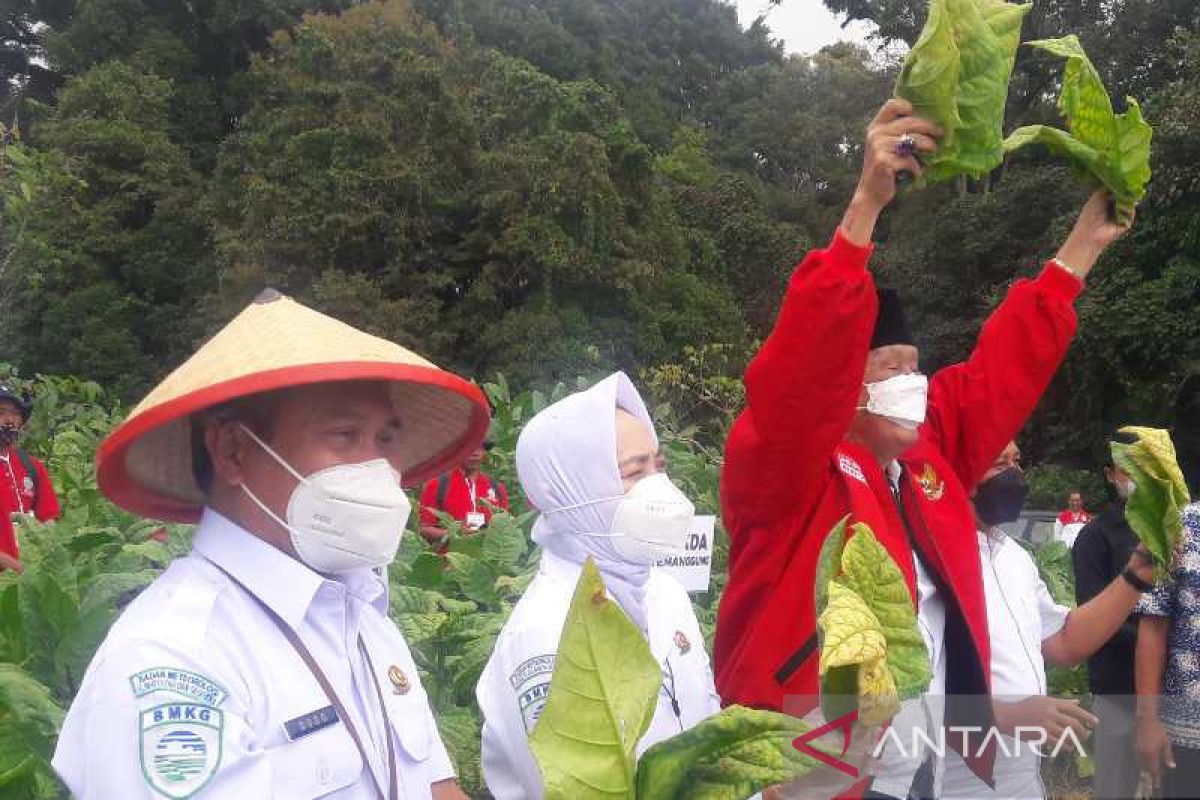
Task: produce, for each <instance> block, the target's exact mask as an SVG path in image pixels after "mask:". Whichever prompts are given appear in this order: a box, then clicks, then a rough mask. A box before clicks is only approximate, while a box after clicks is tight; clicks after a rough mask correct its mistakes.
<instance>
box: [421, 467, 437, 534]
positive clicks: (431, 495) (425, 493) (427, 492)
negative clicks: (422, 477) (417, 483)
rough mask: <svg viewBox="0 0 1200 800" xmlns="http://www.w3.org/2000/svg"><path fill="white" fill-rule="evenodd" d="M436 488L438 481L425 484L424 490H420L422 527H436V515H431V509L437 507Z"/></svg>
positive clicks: (435, 479)
mask: <svg viewBox="0 0 1200 800" xmlns="http://www.w3.org/2000/svg"><path fill="white" fill-rule="evenodd" d="M437 487H438V479H437V478H433V479H432V480H429V481H426V482H425V488H424V489H422V490H421V524H422V525H437V524H438V518H437V515H436V514H434V513H433V509H434V508H436V507H437Z"/></svg>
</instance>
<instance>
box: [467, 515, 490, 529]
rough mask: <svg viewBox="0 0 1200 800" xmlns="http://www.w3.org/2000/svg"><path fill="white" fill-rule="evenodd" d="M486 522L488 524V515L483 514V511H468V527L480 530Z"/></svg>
mask: <svg viewBox="0 0 1200 800" xmlns="http://www.w3.org/2000/svg"><path fill="white" fill-rule="evenodd" d="M486 524H487V517H485V516H484V515H483V512H482V511H468V512H467V527H468V528H470V529H471V530H479V529H480V528H482V527H483V526H484V525H486Z"/></svg>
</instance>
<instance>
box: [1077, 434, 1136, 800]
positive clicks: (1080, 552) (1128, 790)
mask: <svg viewBox="0 0 1200 800" xmlns="http://www.w3.org/2000/svg"><path fill="white" fill-rule="evenodd" d="M1123 435H1124V434H1117V433H1114V434H1113V436H1112V437H1110V438H1117V437H1119V436H1123ZM1105 451H1106V453H1107V458H1108V464H1107V465H1106V466H1105V467H1104V478H1105V480H1107V481H1108V483H1109V485H1110V486H1112V491H1113V493H1114V494H1115V495H1116V497H1117V503H1116V505H1114V506H1113V507H1112V508H1109V509H1107V510H1105V511H1103V512H1101V513H1100V514H1099V515H1097V516H1096V517H1095V518H1093V519H1092V521H1091V522H1089V523H1088V524H1087V525H1085V526H1084V527H1083V530H1081V531H1080V532H1079V536H1078V537H1077V538H1076V539H1075V546H1074V547H1073V548H1071V562H1072V566H1073V567H1074V572H1075V601H1076V602H1077V603H1079V604H1080V605H1083V604H1084V603H1087V602H1088V601H1090V600H1091V599H1092V598H1093V597H1095V596H1096V595H1098V594H1099V593H1100V592H1101V591H1102V590H1103V589H1104V587H1106V586H1108V584H1110V583H1111V582H1112V581H1113V579H1115V578H1116V577H1117V576H1119V575H1120V574H1121V572H1122V571H1123V570H1124V569H1125V565H1126V563H1127V562H1128V561H1129V557H1130V555H1131V554H1132V553H1133V551H1134V549H1135V548H1136V547H1137V545H1138V540H1137V537H1136V536H1134V535H1133V530H1132V529H1131V528H1130V527H1129V522H1128V521H1126V519H1125V501H1126V500H1128V499H1129V495H1130V494H1131V493H1132V492H1133V481H1131V480H1130V478H1129V476H1128V475H1127V474H1126V473H1125V472H1124V471H1123V470H1122V469H1121V468H1120V467H1118V466H1117V465H1116V464H1114V463H1113V462H1112V450H1111V448H1110V447H1109V446H1107V445H1106V446H1105ZM1137 628H1138V621H1137V615H1136V613H1131V614H1129V615H1128V616H1126V617H1125V619H1124V620H1123V621H1122V622H1121V627H1120V628H1118V629H1117V632H1116V634H1114V635H1113V637H1112V638H1111V639H1109V640H1108V641H1107V642H1105V643H1104V646H1103V647H1101V648H1100V649H1099V650H1097V651H1096V652H1095V653H1094V654H1093V655H1092V657H1091V658H1089V659H1088V687H1089V688H1090V689H1091V691H1092V699H1093V702H1092V711H1093V712H1094V713H1095V715H1096V717H1097V718H1098V719H1099V723H1098V724H1097V726H1096V729H1095V732H1094V734H1093V737H1092V743H1093V747H1094V748H1095V751H1094V756H1095V757H1094V759H1093V762H1094V763H1095V765H1096V772H1095V776H1094V779H1093V788H1094V791H1095V794H1096V797H1097V798H1101V800H1108V798H1112V800H1120V799H1121V798H1127V797H1133V794H1134V791H1135V790H1136V789H1137V784H1138V768H1137V759H1136V754H1135V749H1134V718H1133V714H1134V703H1133V693H1134V685H1133V659H1134V652H1135V649H1136V646H1137Z"/></svg>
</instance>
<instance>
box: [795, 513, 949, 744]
mask: <svg viewBox="0 0 1200 800" xmlns="http://www.w3.org/2000/svg"><path fill="white" fill-rule="evenodd" d="M846 522H847V520H845V519H843V520H842V521H841V522H839V523H838V524H837V525H836V526H835V527H834V528H833V530H832V531H830V533H829V535H828V536H827V537H826V539H825V542H824V544H823V545H822V546H821V554H820V557H819V560H818V564H817V585H816V587H815V591H816V609H817V613H818V617H817V629H818V631H819V633H820V636H821V676H822V689H821V693H822V704H823V708H825V709H826V710H827V714H826V716H827V717H828V718H830V719H833V718H835V717H834V716H830V714H829V713H828V712H832V711H834V709H835V708H836V709H837V710H838V711H840V712H841V713H845V711H847V710H849V709H848V708H842V706H843V705H844V704H846V703H853V702H854V701H852V700H851V699H850V698H848V697H844V696H842V695H845V694H847V693H849V694H851V695H857V701H856V702H857V707H858V710H859V717H860V719H862V720H863V721H864V723H865V724H867V725H878V724H882V723H884V722H886V721H887V720H888V719H890V718H891V717H892V716H893V715H894V714H895V713H896V711H898V710H899V704H900V701H902V700H907V699H909V698H911V697H915V696H917V695H919V694H921V693H922V692H924V691H925V690H926V688H928V686H929V681H930V677H931V676H930V672H929V655H928V653H927V652H926V650H925V640H924V639H923V638H922V637H921V633H920V631H919V629H918V628H917V616H916V611H915V610H914V609H913V605H912V598H911V596H910V594H909V591H908V584H907V583H906V582H905V580H904V574H903V573H902V572H900V569H899V568H898V567H897V566H896V563H895V562H894V561H893V560H892V557H891V556H890V555H889V554H888V552H887V550H886V549H884V547H883V545H882V544H880V543H879V540H878V539H876V538H875V534H874V533H873V532H872V531H871V529H870V528H868V527H867V526H866V525H863V524H861V523H856V524H854V525H852V526H850V527H851V529H852V531H853V535H849V534H847V531H846ZM847 537H849V538H847ZM837 716H840V714H838V715H837Z"/></svg>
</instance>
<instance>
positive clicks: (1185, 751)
mask: <svg viewBox="0 0 1200 800" xmlns="http://www.w3.org/2000/svg"><path fill="white" fill-rule="evenodd" d="M1171 439H1172V441H1173V442H1174V444H1175V453H1176V457H1177V459H1178V462H1179V469H1180V471H1181V472H1182V473H1183V476H1184V479H1185V480H1186V481H1187V485H1188V491H1189V493H1190V494H1191V497H1192V499H1193V501H1195V500H1196V498H1197V497H1200V374H1198V375H1192V376H1191V377H1189V378H1188V379H1187V380H1185V381H1184V382H1183V384H1182V386H1180V389H1179V393H1178V395H1177V396H1176V400H1175V422H1174V425H1173V426H1172V429H1171ZM1135 491H1136V487H1135ZM1182 516H1183V531H1182V533H1181V535H1180V543H1179V550H1178V551H1177V554H1176V557H1175V559H1174V561H1173V564H1172V568H1171V575H1170V579H1169V580H1167V581H1163V582H1162V583H1160V584H1158V585H1157V586H1155V587H1154V590H1153V591H1152V592H1150V593H1148V594H1147V595H1146V596H1145V597H1144V598H1143V599H1142V602H1141V604H1139V606H1138V613H1139V614H1140V618H1139V621H1138V634H1137V654H1136V656H1135V659H1134V664H1135V668H1134V683H1135V686H1136V689H1137V710H1136V712H1135V718H1136V726H1137V733H1136V738H1137V752H1138V762H1139V763H1140V764H1141V767H1142V769H1144V770H1146V771H1147V772H1149V773H1150V776H1151V778H1152V779H1153V781H1154V783H1155V784H1156V785H1157V786H1159V787H1161V790H1162V794H1161V796H1162V797H1163V798H1192V797H1200V502H1192V503H1191V505H1189V506H1187V507H1186V508H1185V509H1184V511H1183V515H1182ZM1164 766H1165V767H1166V769H1164Z"/></svg>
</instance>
